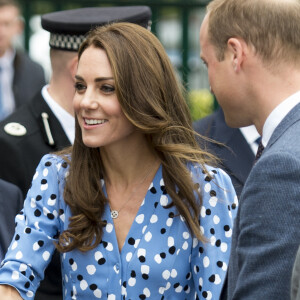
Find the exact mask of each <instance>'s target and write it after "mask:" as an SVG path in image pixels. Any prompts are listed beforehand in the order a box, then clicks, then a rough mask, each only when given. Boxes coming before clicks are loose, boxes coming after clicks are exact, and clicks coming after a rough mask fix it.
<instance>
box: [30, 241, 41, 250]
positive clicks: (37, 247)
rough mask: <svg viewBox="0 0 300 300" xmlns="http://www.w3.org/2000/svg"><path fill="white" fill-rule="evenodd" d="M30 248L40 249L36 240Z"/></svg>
mask: <svg viewBox="0 0 300 300" xmlns="http://www.w3.org/2000/svg"><path fill="white" fill-rule="evenodd" d="M32 249H33V250H34V251H37V250H39V249H40V246H39V244H38V243H37V242H35V243H34V244H33V246H32Z"/></svg>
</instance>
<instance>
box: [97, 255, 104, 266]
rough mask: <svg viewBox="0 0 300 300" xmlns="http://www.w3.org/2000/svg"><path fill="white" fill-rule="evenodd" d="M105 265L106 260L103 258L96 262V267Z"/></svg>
mask: <svg viewBox="0 0 300 300" xmlns="http://www.w3.org/2000/svg"><path fill="white" fill-rule="evenodd" d="M105 263H106V259H105V258H104V257H102V258H100V259H99V260H98V265H104V264H105Z"/></svg>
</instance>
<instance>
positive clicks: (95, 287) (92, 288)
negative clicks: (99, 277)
mask: <svg viewBox="0 0 300 300" xmlns="http://www.w3.org/2000/svg"><path fill="white" fill-rule="evenodd" d="M90 289H91V290H92V291H94V290H96V289H97V284H95V283H92V284H91V285H90Z"/></svg>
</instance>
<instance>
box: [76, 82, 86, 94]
mask: <svg viewBox="0 0 300 300" xmlns="http://www.w3.org/2000/svg"><path fill="white" fill-rule="evenodd" d="M74 87H75V91H76V92H80V91H83V90H84V89H85V85H83V84H82V83H80V82H76V83H75V85H74Z"/></svg>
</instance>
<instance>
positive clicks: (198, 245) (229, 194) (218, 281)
mask: <svg viewBox="0 0 300 300" xmlns="http://www.w3.org/2000/svg"><path fill="white" fill-rule="evenodd" d="M208 171H209V173H210V174H211V175H213V178H212V179H211V178H210V177H209V176H207V175H205V174H204V175H203V174H202V178H199V179H198V180H196V182H197V181H198V183H199V185H200V192H201V195H202V197H203V198H202V201H203V204H202V208H201V214H200V226H201V231H202V232H203V234H204V237H205V239H206V240H205V241H204V242H200V241H199V240H198V239H196V238H195V239H194V242H193V250H192V261H191V263H192V270H193V279H194V285H195V289H196V293H197V296H198V298H197V299H219V298H220V294H221V290H222V287H223V284H224V280H225V276H226V272H227V266H228V261H229V256H230V246H231V236H232V227H233V219H234V217H235V215H236V210H237V204H238V200H237V196H236V193H235V190H234V188H233V186H232V183H231V180H230V178H229V176H228V175H227V174H226V173H225V172H224V171H223V170H221V169H212V168H208Z"/></svg>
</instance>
